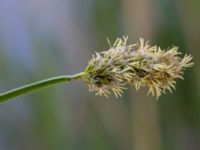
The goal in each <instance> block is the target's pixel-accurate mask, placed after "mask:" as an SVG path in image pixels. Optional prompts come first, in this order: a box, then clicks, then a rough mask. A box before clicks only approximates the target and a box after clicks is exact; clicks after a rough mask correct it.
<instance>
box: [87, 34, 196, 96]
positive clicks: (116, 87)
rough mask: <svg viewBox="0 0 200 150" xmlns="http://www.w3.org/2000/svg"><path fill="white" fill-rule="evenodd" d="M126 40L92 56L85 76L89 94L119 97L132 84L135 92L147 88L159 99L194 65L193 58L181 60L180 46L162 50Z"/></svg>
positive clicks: (185, 57)
mask: <svg viewBox="0 0 200 150" xmlns="http://www.w3.org/2000/svg"><path fill="white" fill-rule="evenodd" d="M127 40H128V37H123V38H118V39H117V40H116V41H115V42H114V44H113V45H112V46H110V49H109V50H107V51H102V52H100V53H96V54H95V55H93V56H92V59H91V60H90V61H89V63H88V66H87V67H86V69H85V73H86V76H85V77H84V80H85V82H86V83H87V84H88V86H89V90H90V91H95V92H96V94H97V95H104V96H106V97H108V95H109V94H110V93H111V91H113V93H114V94H115V96H116V97H118V96H122V93H123V91H124V90H125V89H126V85H127V84H131V85H133V86H134V87H135V88H136V90H138V89H140V88H141V87H147V88H148V94H152V95H153V96H156V98H158V97H159V96H160V95H161V94H162V93H165V92H166V90H168V91H170V92H172V89H175V84H176V79H178V78H181V79H183V73H184V70H185V68H187V67H191V66H192V65H193V63H192V62H191V60H192V57H191V55H185V56H184V57H183V58H181V57H179V55H180V54H181V53H180V52H178V47H172V48H171V49H168V50H162V49H161V48H160V47H157V46H150V45H149V44H148V42H144V39H142V38H141V39H140V41H139V42H138V43H136V44H130V45H128V44H127ZM109 43H110V42H109Z"/></svg>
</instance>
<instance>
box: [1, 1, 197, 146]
mask: <svg viewBox="0 0 200 150" xmlns="http://www.w3.org/2000/svg"><path fill="white" fill-rule="evenodd" d="M199 18H200V1H199V0H191V1H186V0H183V1H181V0H151V1H148V0H115V1H114V0H111V1H107V0H85V1H81V0H68V1H67V0H63V1H56V0H46V1H40V0H1V1H0V22H1V23H0V72H1V73H0V90H1V91H2V92H3V91H5V90H7V89H11V88H14V87H17V86H19V85H22V84H25V83H30V82H32V81H37V80H39V79H43V78H46V77H52V76H55V75H60V74H71V73H76V72H80V71H81V70H82V69H84V66H86V64H87V61H88V60H89V59H90V58H91V55H92V54H93V53H94V52H95V51H101V50H105V49H106V48H108V44H107V42H106V37H108V38H110V39H111V41H114V40H115V38H117V37H119V36H123V35H129V37H130V38H129V42H131V43H133V42H136V41H137V40H138V39H139V37H144V38H145V39H146V40H149V41H150V43H152V44H157V45H160V46H161V47H162V48H166V49H167V48H169V47H170V46H172V45H176V46H178V47H180V51H181V52H183V53H189V54H191V55H193V56H194V62H195V65H194V67H193V68H191V69H188V70H186V73H185V75H184V77H185V80H184V81H183V80H182V81H181V80H179V81H178V82H177V86H176V90H175V91H174V92H173V94H166V95H163V96H162V97H161V98H160V99H159V101H156V100H155V99H154V98H153V97H151V96H146V94H145V93H146V92H145V90H141V91H138V92H136V91H135V89H134V88H132V87H130V88H129V90H127V91H126V93H125V95H124V97H123V98H120V99H115V98H114V97H111V98H109V99H106V98H104V97H98V96H95V95H94V93H89V92H88V89H87V87H86V86H85V85H84V84H83V83H82V82H79V83H77V82H73V83H70V86H69V85H61V86H57V87H54V88H50V89H47V90H42V91H40V92H37V93H34V94H31V95H29V96H24V97H20V98H18V100H17V101H13V102H10V103H6V104H3V105H0V149H2V150H27V149H29V150H35V149H38V150H65V149H70V150H79V149H81V150H88V149H91V150H102V149H103V150H122V149H126V150H129V149H135V150H161V149H163V150H198V149H200V94H199V93H200V86H199V85H200V78H199V76H200V69H199V66H200V64H199V62H200V58H199V57H198V55H199V51H198V49H199V48H200V42H199V39H200V29H199V26H200V20H199Z"/></svg>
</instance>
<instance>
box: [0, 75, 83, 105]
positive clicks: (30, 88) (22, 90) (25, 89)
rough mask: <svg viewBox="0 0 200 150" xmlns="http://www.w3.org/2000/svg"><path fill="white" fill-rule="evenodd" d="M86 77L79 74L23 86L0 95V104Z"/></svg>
mask: <svg viewBox="0 0 200 150" xmlns="http://www.w3.org/2000/svg"><path fill="white" fill-rule="evenodd" d="M84 75H85V73H84V72H81V73H77V74H74V75H64V76H58V77H53V78H48V79H44V80H40V81H38V82H34V83H30V84H27V85H24V86H21V87H19V88H16V89H12V90H10V91H7V92H5V93H1V94H0V103H3V102H6V101H8V100H10V99H12V98H15V97H17V96H22V95H25V94H28V93H31V92H34V91H36V90H39V89H42V88H45V87H49V86H52V85H55V84H58V83H64V82H69V81H71V80H73V79H81V78H82V77H83V76H84Z"/></svg>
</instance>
